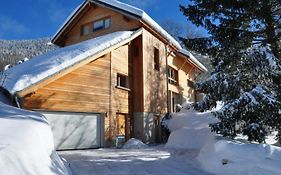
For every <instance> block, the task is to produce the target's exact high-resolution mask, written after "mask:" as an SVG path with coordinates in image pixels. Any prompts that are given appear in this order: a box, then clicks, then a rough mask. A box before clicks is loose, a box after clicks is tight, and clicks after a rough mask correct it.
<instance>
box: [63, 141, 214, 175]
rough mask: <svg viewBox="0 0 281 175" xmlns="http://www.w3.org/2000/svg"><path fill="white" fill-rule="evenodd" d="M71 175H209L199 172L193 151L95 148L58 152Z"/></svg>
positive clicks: (196, 152) (156, 148)
mask: <svg viewBox="0 0 281 175" xmlns="http://www.w3.org/2000/svg"><path fill="white" fill-rule="evenodd" d="M59 154H60V155H61V156H62V157H64V158H65V159H66V160H67V161H68V162H69V164H70V167H71V170H72V172H73V174H74V175H92V174H97V175H159V174H161V175H173V174H174V175H188V174H190V175H211V173H207V172H205V171H204V170H202V169H201V167H200V165H199V164H198V161H197V160H196V155H197V154H198V151H196V150H185V151H177V150H169V149H165V148H163V146H162V145H160V146H149V147H148V148H146V149H110V148H106V149H94V150H79V151H61V152H59Z"/></svg>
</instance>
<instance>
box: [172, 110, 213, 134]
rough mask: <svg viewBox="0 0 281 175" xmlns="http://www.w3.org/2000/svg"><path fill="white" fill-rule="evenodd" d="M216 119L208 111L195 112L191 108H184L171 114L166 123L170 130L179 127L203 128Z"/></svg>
mask: <svg viewBox="0 0 281 175" xmlns="http://www.w3.org/2000/svg"><path fill="white" fill-rule="evenodd" d="M216 122H218V119H217V118H215V117H214V116H213V114H212V113H211V112H210V111H209V112H203V113H200V112H196V111H194V110H192V109H190V110H184V109H182V110H181V112H179V113H175V114H173V115H172V119H171V120H170V121H169V122H168V123H167V126H168V128H169V129H170V131H175V130H178V129H181V128H189V129H203V128H209V124H210V123H216Z"/></svg>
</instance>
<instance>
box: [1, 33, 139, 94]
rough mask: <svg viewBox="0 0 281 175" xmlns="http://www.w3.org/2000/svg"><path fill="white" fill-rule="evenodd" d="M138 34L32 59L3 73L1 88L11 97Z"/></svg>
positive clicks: (115, 36) (95, 41)
mask: <svg viewBox="0 0 281 175" xmlns="http://www.w3.org/2000/svg"><path fill="white" fill-rule="evenodd" d="M139 31H140V30H139ZM139 31H136V32H131V31H120V32H114V33H111V34H107V35H104V36H100V37H97V38H94V39H91V40H87V41H84V42H81V43H78V44H75V45H71V46H68V47H64V48H60V49H57V50H55V51H52V52H49V53H47V54H45V55H41V56H37V57H34V58H33V59H31V60H29V61H27V62H24V63H22V64H18V65H16V66H14V67H12V68H10V69H8V70H6V71H5V75H6V77H5V80H4V84H3V87H4V88H5V89H6V90H8V91H9V92H10V93H11V94H15V93H16V92H19V91H22V90H24V89H26V88H28V87H30V86H32V85H34V84H37V83H39V82H40V81H42V80H44V79H46V78H48V77H50V76H53V75H55V74H57V73H59V72H61V71H63V70H65V69H67V68H69V67H71V66H73V65H75V64H77V63H79V62H81V61H83V60H85V59H87V58H89V57H90V56H93V55H96V54H99V53H101V52H103V51H105V50H106V49H109V48H111V47H112V46H115V45H117V44H119V43H120V42H123V41H127V39H131V38H132V39H133V37H135V36H136V35H139Z"/></svg>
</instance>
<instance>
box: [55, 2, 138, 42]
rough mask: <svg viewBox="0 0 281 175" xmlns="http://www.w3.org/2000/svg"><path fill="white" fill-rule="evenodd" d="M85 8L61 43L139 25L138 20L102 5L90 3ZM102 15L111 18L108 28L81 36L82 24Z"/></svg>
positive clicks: (130, 28)
mask: <svg viewBox="0 0 281 175" xmlns="http://www.w3.org/2000/svg"><path fill="white" fill-rule="evenodd" d="M85 10H86V11H85V12H84V15H83V16H82V17H81V19H79V21H76V22H74V23H75V25H74V26H73V27H72V29H71V30H70V31H69V32H68V33H67V35H65V36H64V38H65V39H64V41H60V42H61V43H63V44H62V45H64V46H68V45H71V44H75V43H79V42H81V41H85V40H88V39H91V38H95V37H98V36H102V35H105V34H109V33H113V32H116V31H126V30H133V29H137V28H140V27H141V24H140V22H138V21H136V20H133V19H129V18H128V17H124V16H123V15H122V14H120V13H116V12H114V11H112V10H110V9H107V8H104V7H98V6H95V5H91V6H90V8H88V9H87V8H86V9H85ZM104 17H110V18H111V25H110V28H109V29H104V30H101V31H96V32H94V33H91V34H89V35H86V36H81V26H82V25H84V24H87V23H91V22H93V21H96V20H99V19H101V18H104Z"/></svg>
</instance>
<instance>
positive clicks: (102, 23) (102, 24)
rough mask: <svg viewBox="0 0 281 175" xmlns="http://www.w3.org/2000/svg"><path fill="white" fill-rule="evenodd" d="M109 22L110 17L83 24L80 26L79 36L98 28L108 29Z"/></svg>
mask: <svg viewBox="0 0 281 175" xmlns="http://www.w3.org/2000/svg"><path fill="white" fill-rule="evenodd" d="M110 24H111V20H110V17H107V18H103V19H100V20H97V21H94V22H90V23H87V24H84V25H82V27H81V36H84V35H88V34H90V33H92V32H96V31H99V30H103V29H108V28H110ZM91 30H92V31H91Z"/></svg>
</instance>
